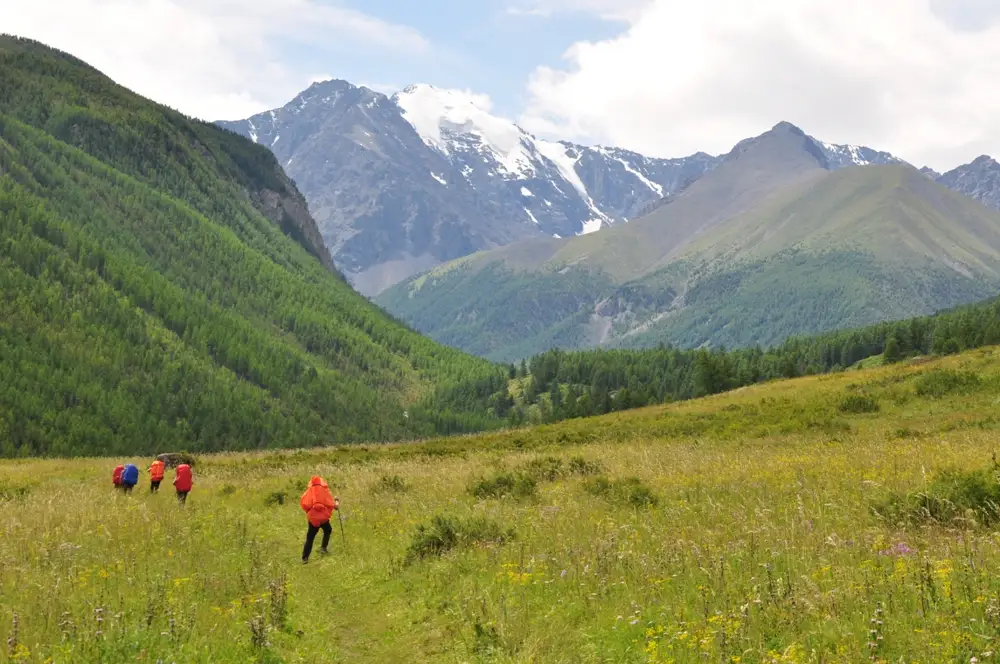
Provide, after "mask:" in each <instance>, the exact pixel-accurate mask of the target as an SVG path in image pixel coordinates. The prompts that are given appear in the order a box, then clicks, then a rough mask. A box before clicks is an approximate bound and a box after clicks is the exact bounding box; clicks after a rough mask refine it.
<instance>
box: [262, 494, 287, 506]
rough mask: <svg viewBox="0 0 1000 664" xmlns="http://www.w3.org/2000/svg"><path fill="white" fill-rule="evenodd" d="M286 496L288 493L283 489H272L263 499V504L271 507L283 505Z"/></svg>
mask: <svg viewBox="0 0 1000 664" xmlns="http://www.w3.org/2000/svg"><path fill="white" fill-rule="evenodd" d="M287 497H288V493H287V492H285V491H272V492H271V493H270V494H268V496H267V498H265V499H264V504H265V505H267V506H268V507H273V506H275V505H284V504H285V499H286V498H287Z"/></svg>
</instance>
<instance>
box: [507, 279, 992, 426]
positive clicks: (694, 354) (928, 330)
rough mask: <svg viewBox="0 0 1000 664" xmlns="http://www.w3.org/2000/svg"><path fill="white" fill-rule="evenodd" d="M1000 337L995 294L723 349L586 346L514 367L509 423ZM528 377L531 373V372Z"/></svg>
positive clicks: (949, 349)
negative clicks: (899, 317)
mask: <svg viewBox="0 0 1000 664" xmlns="http://www.w3.org/2000/svg"><path fill="white" fill-rule="evenodd" d="M994 344H1000V299H991V300H989V301H987V302H983V303H980V304H974V305H968V306H963V307H958V308H955V309H952V310H949V311H944V312H941V313H938V314H936V315H933V316H927V317H922V318H913V319H910V320H904V321H898V322H890V323H881V324H878V325H873V326H870V327H865V328H859V329H854V330H845V331H841V332H831V333H827V334H822V335H817V336H812V337H801V338H794V339H790V340H788V341H786V342H785V343H783V344H781V345H780V346H775V347H773V348H770V349H767V350H762V349H761V348H759V347H753V348H746V349H739V350H731V351H726V350H724V349H714V350H705V349H699V350H680V349H677V348H673V347H667V346H662V347H659V348H652V349H647V350H589V351H572V352H566V351H559V350H553V351H549V352H547V353H542V354H540V355H537V356H535V357H533V358H532V359H531V361H530V362H528V363H522V365H521V367H519V368H516V367H511V369H510V372H511V374H512V375H513V376H515V377H518V378H519V379H520V380H519V381H518V382H519V383H520V384H521V399H520V401H519V403H517V404H516V406H515V407H514V409H513V410H512V411H511V414H510V418H511V421H512V422H515V423H517V422H522V421H526V420H536V421H538V420H541V421H555V420H560V419H566V418H573V417H587V416H590V415H598V414H602V413H607V412H610V411H614V410H624V409H627V408H637V407H640V406H646V405H650V404H658V403H664V402H669V401H674V400H681V399H690V398H695V397H701V396H706V395H710V394H716V393H719V392H724V391H726V390H732V389H736V388H738V387H743V386H745V385H750V384H753V383H757V382H761V381H766V380H772V379H775V378H794V377H797V376H804V375H810V374H819V373H826V372H832V371H840V370H843V369H846V368H849V367H851V366H852V365H855V364H857V363H858V362H860V361H861V360H865V359H868V358H872V357H875V356H881V359H882V360H883V361H884V362H895V361H899V360H902V359H904V358H906V357H912V356H919V355H929V354H934V355H944V354H951V353H958V352H961V351H965V350H969V349H972V348H979V347H982V346H989V345H994ZM529 374H530V375H529Z"/></svg>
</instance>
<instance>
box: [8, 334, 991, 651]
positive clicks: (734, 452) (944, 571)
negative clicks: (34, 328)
mask: <svg viewBox="0 0 1000 664" xmlns="http://www.w3.org/2000/svg"><path fill="white" fill-rule="evenodd" d="M956 376H957V377H963V376H964V377H966V378H968V377H969V376H975V379H974V380H972V379H970V380H964V379H963V380H953V379H954V378H955V377H956ZM949 377H950V378H949ZM928 386H930V387H928ZM850 397H856V398H854V399H853V400H852V399H851V398H850ZM998 398H1000V351H998V350H997V349H985V350H981V351H976V352H973V353H968V354H965V355H962V356H956V357H951V358H945V359H940V360H933V361H930V362H921V361H913V362H911V363H909V364H901V365H895V366H891V367H883V368H878V369H874V370H865V371H853V372H848V373H842V374H836V375H830V376H823V377H812V378H805V379H799V380H795V381H788V382H779V383H772V384H768V385H762V386H758V387H753V388H745V389H742V390H738V391H736V392H733V393H730V394H726V395H719V396H716V397H711V398H708V399H702V400H698V401H692V402H686V403H682V404H677V405H672V406H667V407H662V408H650V409H645V410H640V411H633V412H627V413H620V414H616V415H611V416H607V417H603V418H599V419H593V420H578V421H570V422H564V423H561V424H557V425H552V426H547V427H541V428H537V429H530V430H523V431H512V432H505V433H497V434H488V435H484V436H478V437H469V438H461V439H449V440H440V441H428V442H425V443H416V444H411V445H387V446H375V447H373V446H368V447H350V448H347V447H344V448H327V449H324V450H319V451H302V452H286V453H260V454H240V455H224V456H211V457H204V458H200V459H199V460H198V463H197V465H196V466H195V482H196V484H195V488H194V491H193V492H192V493H191V496H190V498H189V500H188V504H187V507H186V508H185V509H181V508H180V507H178V505H177V503H176V501H175V500H174V498H173V496H172V491H170V487H169V483H170V480H171V479H172V473H168V476H167V481H166V482H165V483H164V488H163V490H162V491H161V493H160V494H158V495H149V494H148V482H147V481H146V480H145V478H144V479H143V481H142V482H141V483H140V485H139V487H137V489H136V492H135V493H134V494H133V495H131V496H123V495H117V494H116V493H115V492H113V491H112V489H111V483H110V476H111V470H112V467H113V466H114V465H115V462H116V461H118V460H109V459H88V460H44V461H8V462H3V463H0V533H2V537H0V638H2V639H3V640H5V641H6V644H7V645H6V646H4V645H3V643H0V661H31V662H34V661H39V662H41V661H52V662H83V661H94V662H97V661H125V660H128V661H147V662H157V661H163V662H230V661H233V662H236V661H239V662H246V661H263V662H317V663H318V662H473V661H490V662H529V661H530V662H567V663H569V662H859V661H871V660H874V661H892V662H918V661H920V662H970V661H979V662H986V661H993V660H994V659H995V657H996V655H994V653H996V652H998V651H1000V546H998V545H1000V533H998V532H995V531H994V530H991V529H990V528H988V527H985V526H981V525H976V524H969V523H966V524H962V525H961V526H958V525H955V524H954V523H949V524H933V525H928V524H926V523H924V524H922V525H909V526H903V525H898V524H896V523H893V522H891V521H888V520H886V519H884V518H882V517H880V516H879V513H878V512H877V511H875V510H874V509H873V507H874V506H878V505H879V504H881V503H883V502H884V501H885V499H886V498H887V497H889V496H890V495H892V494H894V493H901V494H905V493H909V492H916V491H920V490H921V489H922V488H923V487H926V486H927V483H928V482H929V481H931V478H932V477H933V475H934V473H935V472H936V471H938V470H940V469H943V468H946V467H952V466H954V467H958V468H962V469H975V468H986V467H989V464H990V457H991V454H992V452H993V451H994V449H995V447H996V444H997V441H998V437H997V434H998V430H1000V417H998V414H997V405H998ZM857 403H862V405H864V406H865V407H864V408H854V407H852V405H851V404H857ZM845 404H846V406H845ZM876 408H877V409H878V410H877V412H867V413H856V412H852V411H856V410H868V411H875V409H876ZM122 461H124V460H122ZM133 461H135V462H137V463H138V462H141V461H143V460H140V459H135V460H133ZM145 465H148V463H147V464H145ZM145 465H143V466H141V467H145ZM314 473H319V474H322V475H323V476H324V477H325V478H326V479H327V480H328V481H329V483H330V485H331V488H333V490H334V493H336V494H338V495H339V496H340V498H341V501H342V504H343V508H344V512H343V515H344V532H345V534H346V544H345V543H344V542H343V541H342V540H341V534H340V532H339V526H338V524H337V523H336V522H334V523H333V526H334V539H333V542H332V545H331V552H332V554H331V555H330V556H329V557H326V558H321V557H319V556H318V555H314V557H313V559H312V561H311V562H310V563H309V564H308V565H302V564H301V563H300V561H299V557H300V552H301V546H302V540H303V536H304V535H305V525H306V522H305V518H304V516H303V514H302V512H301V510H300V509H299V507H298V498H299V496H300V495H301V493H302V491H303V490H304V489H305V486H306V483H307V482H308V480H309V477H310V476H311V475H312V474H314ZM629 478H636V481H630V480H629ZM504 493H507V494H508V495H506V496H504V497H500V498H498V497H495V496H498V495H501V494H504ZM435 517H444V518H442V519H438V520H437V521H436V523H435ZM421 525H424V526H426V528H425V530H424V531H422V532H421V531H419V527H420V526H421ZM449 548H450V550H446V549H449Z"/></svg>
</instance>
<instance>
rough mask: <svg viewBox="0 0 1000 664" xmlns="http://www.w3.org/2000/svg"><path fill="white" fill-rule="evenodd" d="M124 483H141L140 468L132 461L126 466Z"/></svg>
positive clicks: (123, 474)
mask: <svg viewBox="0 0 1000 664" xmlns="http://www.w3.org/2000/svg"><path fill="white" fill-rule="evenodd" d="M122 483H123V484H131V485H132V486H135V485H136V484H138V483H139V469H138V468H136V467H135V465H134V464H131V463H130V464H128V465H126V466H125V470H124V471H123V472H122Z"/></svg>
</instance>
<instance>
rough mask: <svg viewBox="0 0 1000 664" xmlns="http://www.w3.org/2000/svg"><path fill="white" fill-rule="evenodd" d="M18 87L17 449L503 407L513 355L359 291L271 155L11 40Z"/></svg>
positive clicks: (199, 444) (3, 437) (377, 436)
mask: <svg viewBox="0 0 1000 664" xmlns="http://www.w3.org/2000/svg"><path fill="white" fill-rule="evenodd" d="M0 81H3V84H2V85H0V455H2V456H7V457H11V456H28V455H51V456H56V455H59V456H73V455H97V454H108V455H110V454H114V455H122V454H140V453H141V454H148V453H154V452H159V451H164V450H171V451H174V450H187V451H190V452H197V451H212V450H232V449H248V448H260V447H299V446H312V445H321V444H332V443H342V442H352V441H362V440H391V439H399V438H408V437H416V436H428V435H434V434H445V433H453V432H462V431H473V430H481V429H484V428H489V427H493V426H498V425H499V424H500V423H502V422H503V421H504V420H503V419H501V418H502V417H504V416H505V415H506V413H505V412H498V411H497V410H496V409H495V406H496V405H500V406H503V405H504V403H506V402H505V401H504V400H503V399H500V400H499V404H494V403H492V402H491V399H490V397H491V395H494V394H503V395H506V390H505V389H504V388H505V387H506V385H507V376H506V374H505V373H504V372H503V371H502V369H501V368H498V367H496V366H495V365H491V364H489V363H488V362H486V361H484V360H480V359H476V358H472V357H470V356H468V355H465V354H464V353H461V352H459V351H456V350H452V349H449V348H445V347H443V346H441V345H439V344H437V343H435V342H433V341H430V340H429V339H426V338H424V337H422V336H420V335H419V334H417V333H415V332H413V331H412V330H410V329H408V328H406V327H405V326H404V325H402V324H400V323H399V322H397V321H396V320H394V319H393V318H392V317H390V316H389V315H387V314H385V313H384V312H382V311H381V310H379V309H378V308H376V307H375V306H373V305H371V304H370V303H369V302H368V301H367V300H365V299H364V298H362V297H361V296H359V295H358V294H357V293H355V292H354V291H353V290H352V289H351V288H350V286H349V285H348V284H347V283H346V282H345V281H344V279H343V278H342V277H341V276H340V275H339V274H338V273H337V272H336V270H335V269H334V268H333V263H332V261H331V260H330V257H329V254H328V252H327V250H326V249H325V247H324V246H323V242H322V238H321V237H320V235H319V232H318V230H317V229H316V225H315V222H314V221H313V220H312V218H311V217H310V216H309V213H308V210H307V209H306V204H305V201H304V199H303V198H302V196H301V195H300V194H299V192H298V191H297V190H296V188H295V185H294V184H293V183H292V182H291V180H289V179H288V177H287V176H286V175H285V173H284V172H283V171H282V170H281V168H280V167H279V166H278V164H277V162H276V161H275V158H274V156H273V155H272V154H271V153H270V152H269V151H268V150H267V149H265V148H263V147H259V146H256V145H254V144H253V143H251V142H250V141H249V140H247V139H244V138H242V137H240V136H237V135H236V134H233V133H231V132H228V131H225V130H222V129H219V128H218V127H215V126H213V125H210V124H208V123H203V122H199V121H196V120H192V119H190V118H187V117H185V116H183V115H181V114H179V113H177V112H175V111H172V110H170V109H168V108H165V107H163V106H160V105H158V104H155V103H152V102H150V101H148V100H146V99H143V98H141V97H139V96H137V95H135V94H133V93H131V92H130V91H128V90H126V89H124V88H122V87H120V86H118V85H116V84H115V83H114V82H112V81H111V80H109V79H108V78H107V77H105V76H103V75H102V74H101V73H100V72H98V71H96V70H95V69H93V68H91V67H90V66H88V65H86V64H84V63H83V62H80V61H79V60H77V59H75V58H73V57H71V56H69V55H67V54H64V53H61V52H58V51H56V50H53V49H50V48H48V47H45V46H43V45H41V44H38V43H36V42H32V41H28V40H22V39H16V38H11V37H2V36H0ZM492 401H496V399H494V400H492Z"/></svg>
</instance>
